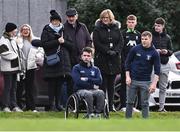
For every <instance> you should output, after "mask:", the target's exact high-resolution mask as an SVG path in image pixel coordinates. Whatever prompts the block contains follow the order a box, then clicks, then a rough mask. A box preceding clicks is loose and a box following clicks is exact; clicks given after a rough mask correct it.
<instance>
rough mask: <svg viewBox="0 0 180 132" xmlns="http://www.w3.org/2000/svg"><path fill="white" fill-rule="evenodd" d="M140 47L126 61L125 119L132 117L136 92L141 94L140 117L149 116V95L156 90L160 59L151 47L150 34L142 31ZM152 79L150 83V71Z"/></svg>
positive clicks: (131, 51)
mask: <svg viewBox="0 0 180 132" xmlns="http://www.w3.org/2000/svg"><path fill="white" fill-rule="evenodd" d="M141 43H142V44H141V45H137V46H135V47H133V48H132V49H131V50H130V52H129V54H128V57H127V59H126V65H125V69H126V84H127V86H128V88H127V105H126V118H131V117H132V109H133V104H134V101H135V97H136V93H137V90H138V89H139V90H140V94H141V107H142V117H143V118H148V116H149V102H148V100H149V95H150V93H153V92H154V91H155V89H156V85H157V82H158V79H159V74H160V57H159V54H158V52H157V51H156V49H155V48H154V47H153V45H152V34H151V33H150V32H149V31H144V32H143V33H142V34H141ZM153 67H154V73H155V75H154V78H153V80H152V82H151V74H152V69H153Z"/></svg>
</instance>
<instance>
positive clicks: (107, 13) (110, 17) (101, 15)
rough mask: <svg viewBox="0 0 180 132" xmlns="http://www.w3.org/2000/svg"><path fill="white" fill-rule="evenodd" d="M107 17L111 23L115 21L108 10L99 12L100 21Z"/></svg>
mask: <svg viewBox="0 0 180 132" xmlns="http://www.w3.org/2000/svg"><path fill="white" fill-rule="evenodd" d="M106 15H108V16H109V19H110V21H111V23H112V22H113V21H114V20H115V17H114V14H113V13H112V11H111V10H110V9H105V10H103V11H102V12H101V14H100V20H101V21H102V19H103V18H104V17H105V16H106Z"/></svg>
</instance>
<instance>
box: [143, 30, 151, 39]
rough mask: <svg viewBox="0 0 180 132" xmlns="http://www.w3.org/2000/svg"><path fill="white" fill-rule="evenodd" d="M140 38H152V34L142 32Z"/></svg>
mask: <svg viewBox="0 0 180 132" xmlns="http://www.w3.org/2000/svg"><path fill="white" fill-rule="evenodd" d="M141 36H142V37H144V36H148V37H150V38H152V33H151V32H149V31H144V32H143V33H142V34H141Z"/></svg>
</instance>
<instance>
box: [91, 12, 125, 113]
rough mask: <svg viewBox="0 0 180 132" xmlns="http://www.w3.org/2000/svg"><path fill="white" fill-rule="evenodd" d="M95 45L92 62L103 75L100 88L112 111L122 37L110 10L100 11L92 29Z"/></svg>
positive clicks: (117, 23)
mask: <svg viewBox="0 0 180 132" xmlns="http://www.w3.org/2000/svg"><path fill="white" fill-rule="evenodd" d="M93 42H94V47H95V58H94V63H95V65H96V66H98V67H99V69H100V70H101V73H102V77H103V84H102V86H101V89H102V90H104V92H106V90H107V93H108V99H109V109H110V111H113V95H114V87H113V86H114V80H115V77H116V75H117V74H119V73H120V66H121V65H120V62H121V61H120V55H121V50H122V47H123V38H122V34H121V32H120V23H119V22H118V21H116V20H114V15H113V13H112V12H111V10H109V9H107V10H104V11H102V12H101V14H100V19H98V20H97V21H96V24H95V29H94V31H93Z"/></svg>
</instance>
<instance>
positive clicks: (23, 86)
mask: <svg viewBox="0 0 180 132" xmlns="http://www.w3.org/2000/svg"><path fill="white" fill-rule="evenodd" d="M33 39H37V37H35V36H34V34H33V32H32V28H31V26H30V25H28V24H23V25H22V26H21V27H20V32H19V36H18V38H17V43H18V46H19V47H20V49H21V51H22V53H21V65H22V67H23V69H22V72H21V74H20V79H19V81H18V88H17V102H18V105H19V106H20V107H22V105H21V103H22V102H21V99H22V93H23V90H25V99H26V100H25V102H26V109H25V110H31V111H33V112H37V110H36V109H35V100H34V90H35V89H34V85H33V84H34V75H35V70H36V68H37V63H36V61H37V59H38V58H37V56H36V55H37V54H38V53H39V52H42V54H43V49H42V48H37V47H34V46H32V44H31V42H32V40H33ZM43 58H44V56H43V55H42V59H43Z"/></svg>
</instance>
